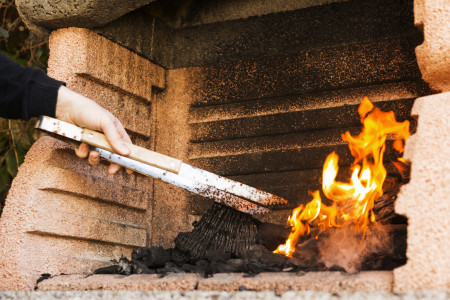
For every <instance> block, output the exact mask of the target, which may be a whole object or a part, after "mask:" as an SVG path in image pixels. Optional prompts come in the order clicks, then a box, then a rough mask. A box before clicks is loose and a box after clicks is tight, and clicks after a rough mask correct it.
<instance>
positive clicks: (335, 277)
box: [37, 271, 393, 293]
mask: <svg viewBox="0 0 450 300" xmlns="http://www.w3.org/2000/svg"><path fill="white" fill-rule="evenodd" d="M392 281H393V278H392V272H390V271H372V272H361V273H358V274H346V273H340V272H308V273H304V274H303V273H302V274H295V273H261V274H258V275H256V276H246V275H245V274H239V273H227V274H225V273H222V274H215V275H214V276H212V277H210V278H203V277H202V276H200V275H198V274H170V275H167V276H164V277H162V278H160V277H159V276H157V275H154V274H150V275H131V276H123V275H92V276H88V277H86V276H82V275H61V276H55V277H53V278H50V279H47V280H44V281H42V282H40V283H39V284H38V285H37V289H38V290H41V291H65V290H132V291H169V290H170V291H173V290H177V291H189V290H193V289H194V288H195V289H197V290H203V291H225V292H237V291H241V290H251V291H275V292H277V293H284V292H286V291H289V290H295V291H308V290H315V291H323V292H328V293H337V292H342V291H367V292H369V291H372V292H376V291H385V292H390V291H391V290H392V284H393V282H392Z"/></svg>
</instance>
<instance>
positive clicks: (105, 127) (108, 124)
mask: <svg viewBox="0 0 450 300" xmlns="http://www.w3.org/2000/svg"><path fill="white" fill-rule="evenodd" d="M101 130H102V131H103V133H104V134H105V136H106V139H107V140H108V142H109V144H110V145H111V147H112V148H113V149H114V151H116V152H117V153H119V154H120V155H124V156H127V155H128V154H130V149H128V147H127V146H126V145H125V141H124V139H123V138H122V135H123V133H122V132H120V131H119V129H118V128H117V127H116V125H115V122H114V120H113V119H111V118H106V119H105V121H104V122H102V124H101ZM123 131H125V130H123ZM125 134H126V132H125ZM127 136H128V135H127Z"/></svg>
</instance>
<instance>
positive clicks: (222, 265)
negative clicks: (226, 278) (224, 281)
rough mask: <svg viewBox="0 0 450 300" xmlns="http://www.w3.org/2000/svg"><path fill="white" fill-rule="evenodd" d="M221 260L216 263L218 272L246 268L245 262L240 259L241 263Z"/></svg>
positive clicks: (230, 271)
mask: <svg viewBox="0 0 450 300" xmlns="http://www.w3.org/2000/svg"><path fill="white" fill-rule="evenodd" d="M229 261H230V260H228V261H227V262H219V263H217V264H215V269H216V271H217V272H216V273H239V272H243V270H244V263H243V261H242V260H241V259H239V261H240V263H238V264H236V263H229Z"/></svg>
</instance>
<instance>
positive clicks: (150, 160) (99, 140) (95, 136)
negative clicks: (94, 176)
mask: <svg viewBox="0 0 450 300" xmlns="http://www.w3.org/2000/svg"><path fill="white" fill-rule="evenodd" d="M81 141H82V142H84V143H86V144H89V145H92V146H95V147H99V148H102V149H105V150H108V151H111V152H114V153H117V152H116V151H114V150H113V148H112V147H111V145H110V144H109V142H108V140H107V139H106V137H105V135H104V134H102V133H100V132H97V131H93V130H89V129H83V134H82V136H81ZM125 144H126V146H127V147H128V149H130V154H129V155H128V156H127V157H128V158H131V159H134V160H137V161H140V162H142V163H145V164H148V165H151V166H154V167H157V168H160V169H163V170H167V171H170V172H172V173H176V174H178V172H179V171H180V167H181V164H182V161H181V160H178V159H176V158H173V157H170V156H167V155H164V154H161V153H158V152H155V151H151V150H148V149H145V148H142V147H139V146H136V145H133V144H129V143H125Z"/></svg>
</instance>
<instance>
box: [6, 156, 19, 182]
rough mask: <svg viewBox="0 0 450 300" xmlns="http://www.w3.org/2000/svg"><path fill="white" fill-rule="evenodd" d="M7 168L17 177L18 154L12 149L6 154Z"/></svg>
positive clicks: (10, 173)
mask: <svg viewBox="0 0 450 300" xmlns="http://www.w3.org/2000/svg"><path fill="white" fill-rule="evenodd" d="M6 169H7V170H8V173H9V175H11V176H12V177H15V176H16V175H17V161H16V154H15V153H14V151H11V152H9V153H8V155H6Z"/></svg>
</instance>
